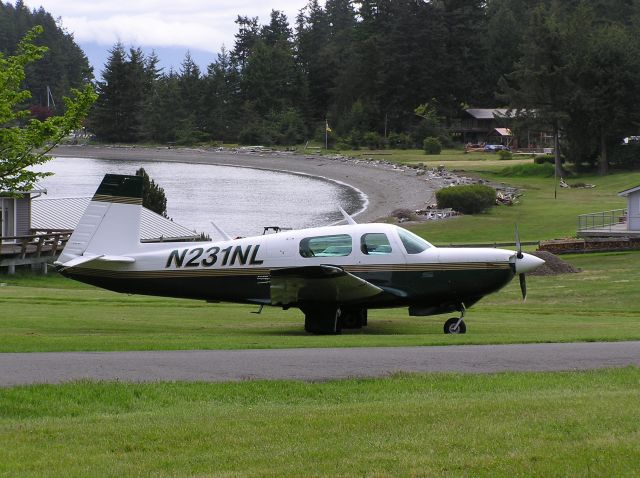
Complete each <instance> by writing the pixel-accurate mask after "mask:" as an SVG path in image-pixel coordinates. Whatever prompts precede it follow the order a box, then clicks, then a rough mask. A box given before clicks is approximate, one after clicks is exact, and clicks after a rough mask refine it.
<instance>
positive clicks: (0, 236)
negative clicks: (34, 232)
mask: <svg viewBox="0 0 640 478" xmlns="http://www.w3.org/2000/svg"><path fill="white" fill-rule="evenodd" d="M42 193H46V191H38V190H35V191H16V192H13V193H4V194H2V193H0V242H2V243H10V242H16V236H26V235H28V234H29V230H30V229H31V200H32V199H34V198H37V197H39V196H40V195H41V194H42Z"/></svg>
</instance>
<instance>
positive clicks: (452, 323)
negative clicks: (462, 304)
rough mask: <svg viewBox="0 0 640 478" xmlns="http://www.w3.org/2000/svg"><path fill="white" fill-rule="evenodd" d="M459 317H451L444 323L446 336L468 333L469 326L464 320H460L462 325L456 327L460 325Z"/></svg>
mask: <svg viewBox="0 0 640 478" xmlns="http://www.w3.org/2000/svg"><path fill="white" fill-rule="evenodd" d="M458 320H460V319H458V317H451V318H450V319H449V320H447V321H446V322H445V323H444V333H445V334H464V333H466V332H467V326H466V325H465V323H464V320H460V323H459V324H458V326H457V327H456V324H457V323H458Z"/></svg>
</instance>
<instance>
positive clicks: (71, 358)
mask: <svg viewBox="0 0 640 478" xmlns="http://www.w3.org/2000/svg"><path fill="white" fill-rule="evenodd" d="M627 365H636V366H640V342H591V343H569V344H516V345H465V346H448V347H381V348H326V349H279V350H193V351H158V352H60V353H5V354H0V386H11V385H19V384H32V383H61V382H67V381H70V380H79V379H85V378H86V379H93V380H120V381H126V382H152V381H160V380H180V381H214V382H217V381H232V380H247V379H295V380H329V379H337V378H346V377H379V376H385V375H388V374H390V373H394V372H471V373H490V372H503V371H553V370H587V369H596V368H607V367H624V366H627Z"/></svg>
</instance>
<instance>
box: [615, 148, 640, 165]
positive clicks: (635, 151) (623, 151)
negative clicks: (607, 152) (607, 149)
mask: <svg viewBox="0 0 640 478" xmlns="http://www.w3.org/2000/svg"><path fill="white" fill-rule="evenodd" d="M609 161H610V163H611V165H612V166H613V167H614V168H616V169H637V168H640V144H639V143H629V144H619V145H616V146H614V147H613V148H612V150H611V156H610V158H609Z"/></svg>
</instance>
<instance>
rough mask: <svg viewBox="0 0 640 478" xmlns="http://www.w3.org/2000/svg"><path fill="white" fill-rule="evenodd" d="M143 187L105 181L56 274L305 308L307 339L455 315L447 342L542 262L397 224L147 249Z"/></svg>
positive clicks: (142, 290)
mask: <svg viewBox="0 0 640 478" xmlns="http://www.w3.org/2000/svg"><path fill="white" fill-rule="evenodd" d="M141 209H142V178H140V177H138V176H123V175H115V174H107V175H106V176H105V177H104V179H103V181H102V183H101V184H100V186H99V187H98V190H97V191H96V193H95V195H94V196H93V198H92V200H91V202H90V203H89V206H88V207H87V209H86V211H85V213H84V215H83V216H82V218H81V219H80V222H79V224H78V226H77V227H76V229H75V230H74V232H73V234H72V235H71V238H70V239H69V241H68V242H67V244H66V246H65V248H64V250H63V251H62V254H61V255H60V257H59V259H58V261H56V266H57V268H58V270H59V271H60V272H61V273H62V274H63V275H65V276H67V277H70V278H73V279H76V280H79V281H81V282H86V283H88V284H93V285H96V286H99V287H102V288H105V289H109V290H113V291H116V292H125V293H130V294H145V295H157V296H168V297H182V298H189V299H201V300H206V301H209V302H220V301H226V302H237V303H245V304H256V305H258V306H260V310H262V307H264V306H265V305H269V306H278V307H282V308H283V309H285V310H286V309H289V308H290V307H297V308H299V309H300V310H301V311H302V312H303V313H304V316H305V330H306V331H307V332H311V333H315V334H337V333H340V332H341V330H342V328H360V327H362V326H364V325H367V310H368V309H380V308H390V307H408V309H409V315H412V316H428V315H435V314H444V313H450V312H455V311H457V312H459V313H460V316H459V317H454V318H450V319H449V320H447V321H446V322H445V324H444V332H445V333H465V332H466V325H465V323H464V320H463V317H464V315H465V310H466V308H467V307H469V306H471V305H473V304H475V303H476V302H478V301H479V300H480V299H481V298H482V297H484V296H485V295H487V294H491V293H492V292H496V291H497V290H499V289H501V288H502V287H503V286H505V285H506V284H507V283H508V282H509V281H510V280H511V279H512V278H513V277H514V276H515V275H516V274H518V275H519V277H520V286H521V289H522V296H523V300H524V299H525V298H526V282H525V273H527V272H529V271H532V270H534V269H535V268H537V267H538V266H540V265H541V264H543V263H544V261H543V260H541V259H539V258H537V257H535V256H533V255H530V254H525V253H523V252H522V251H521V249H520V245H519V240H518V233H517V229H516V242H517V243H518V250H517V251H510V250H503V249H491V248H442V247H435V246H433V245H431V244H430V243H428V242H427V241H425V240H424V239H422V238H421V237H419V236H417V235H415V234H413V233H412V232H410V231H408V230H406V229H403V228H400V227H398V226H395V225H391V224H357V223H356V222H355V221H354V220H353V219H352V218H351V217H350V216H349V215H348V214H347V213H346V212H344V211H342V209H341V211H342V213H343V215H344V216H345V219H346V220H347V223H348V224H347V225H338V226H326V227H317V228H310V229H302V230H286V231H285V230H281V231H280V232H276V233H274V234H267V235H262V236H256V237H246V238H238V239H231V238H229V237H228V236H227V235H226V234H224V232H222V231H220V230H219V232H221V234H222V236H223V237H224V240H223V241H220V242H158V243H141V242H140V239H139V230H140V213H141Z"/></svg>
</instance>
